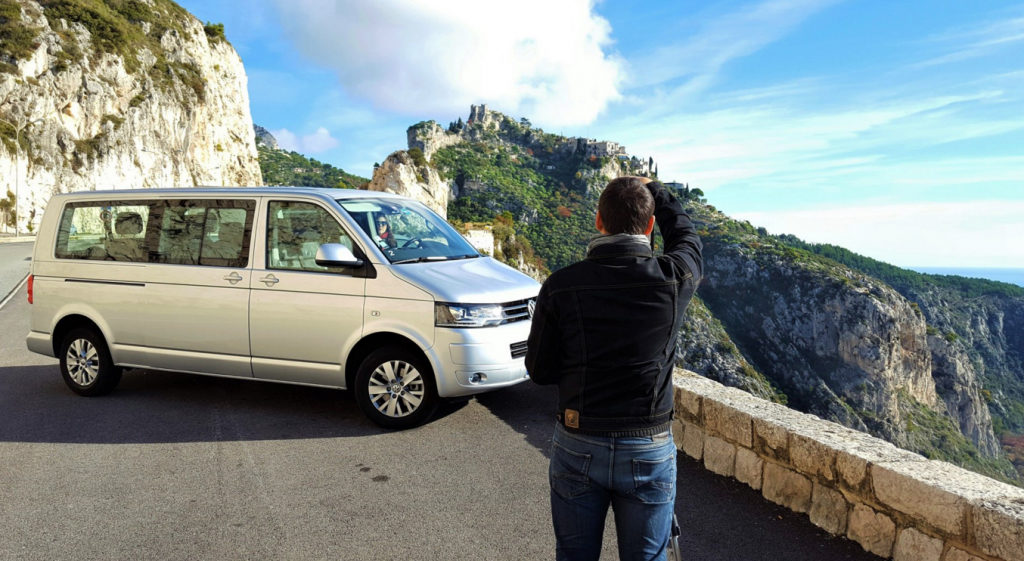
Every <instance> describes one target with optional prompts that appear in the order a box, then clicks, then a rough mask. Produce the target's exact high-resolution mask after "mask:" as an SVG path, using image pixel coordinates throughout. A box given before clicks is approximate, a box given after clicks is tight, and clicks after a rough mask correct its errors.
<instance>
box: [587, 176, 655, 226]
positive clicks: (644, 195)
mask: <svg viewBox="0 0 1024 561" xmlns="http://www.w3.org/2000/svg"><path fill="white" fill-rule="evenodd" d="M648 181H649V180H648ZM645 183H647V181H644V179H643V178H640V177H619V178H616V179H613V180H611V181H610V182H609V183H608V186H606V187H605V188H604V191H603V192H602V193H601V198H600V199H599V200H598V201H597V229H598V230H599V231H600V232H602V233H604V234H650V233H651V230H652V229H654V197H652V196H651V192H650V191H649V190H648V189H647V185H645Z"/></svg>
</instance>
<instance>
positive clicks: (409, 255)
mask: <svg viewBox="0 0 1024 561" xmlns="http://www.w3.org/2000/svg"><path fill="white" fill-rule="evenodd" d="M338 204H340V205H341V208H343V209H345V212H347V213H348V215H349V216H351V217H352V220H354V221H355V223H356V224H358V225H359V227H360V228H362V229H363V231H364V232H366V234H367V235H368V236H369V237H370V239H371V240H373V242H374V243H375V244H377V247H379V248H380V250H381V252H382V253H384V256H385V257H387V258H388V260H389V261H390V262H392V263H418V262H422V261H447V260H450V259H469V258H473V257H480V253H479V252H477V250H476V249H474V248H473V246H471V245H470V244H469V242H467V241H466V239H465V238H463V237H462V236H461V235H459V233H458V232H456V231H455V229H454V228H452V227H451V225H450V224H448V223H447V222H445V221H444V220H443V219H442V218H441V217H439V216H438V215H436V214H434V213H433V212H432V211H430V209H428V208H427V207H426V206H424V205H423V204H420V203H418V202H416V201H411V200H402V199H385V198H380V199H356V200H352V199H340V200H338Z"/></svg>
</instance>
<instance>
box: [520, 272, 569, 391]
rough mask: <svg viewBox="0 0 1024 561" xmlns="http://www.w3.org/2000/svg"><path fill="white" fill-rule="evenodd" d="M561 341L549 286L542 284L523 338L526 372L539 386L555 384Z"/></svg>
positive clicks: (558, 369) (558, 368) (556, 381)
mask: <svg viewBox="0 0 1024 561" xmlns="http://www.w3.org/2000/svg"><path fill="white" fill-rule="evenodd" d="M560 340H561V337H560V335H559V331H558V322H557V316H556V313H555V311H554V310H552V307H551V297H550V293H549V289H548V285H547V283H545V284H544V285H543V286H541V289H540V294H538V295H537V306H536V308H535V309H534V312H533V322H532V323H531V324H530V336H529V338H528V339H527V341H526V371H527V372H529V374H530V379H531V380H533V381H534V382H536V383H538V384H542V385H543V384H557V383H558V374H559V371H560V366H561V364H560V362H561V360H560V354H559V349H560V348H561V345H560Z"/></svg>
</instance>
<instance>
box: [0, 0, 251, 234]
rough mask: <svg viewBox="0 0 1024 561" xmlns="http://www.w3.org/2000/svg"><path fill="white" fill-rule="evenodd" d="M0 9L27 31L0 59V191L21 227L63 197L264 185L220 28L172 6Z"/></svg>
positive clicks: (236, 66) (159, 0) (25, 4)
mask: <svg viewBox="0 0 1024 561" xmlns="http://www.w3.org/2000/svg"><path fill="white" fill-rule="evenodd" d="M0 3H2V4H3V6H2V8H3V13H4V14H5V15H6V17H0V25H4V26H8V27H9V28H12V27H11V26H16V27H17V28H19V29H21V30H23V32H22V33H21V35H19V37H21V40H20V42H19V43H17V44H11V43H8V44H5V46H6V47H7V48H6V49H5V50H4V51H3V52H0V119H2V121H0V140H2V142H0V169H3V170H5V171H4V173H3V174H0V190H7V189H9V190H11V191H15V190H17V191H18V195H19V199H20V200H19V205H18V206H19V210H20V211H21V212H20V215H21V217H22V219H21V221H20V222H21V225H22V227H24V226H25V225H26V220H27V219H29V218H30V217H32V216H33V213H34V212H35V211H38V210H39V209H41V208H43V207H44V206H45V204H46V201H47V200H48V199H49V197H50V195H52V194H54V193H60V192H68V191H78V190H89V189H127V188H149V187H178V186H194V185H260V184H262V182H261V179H260V169H259V163H258V160H257V154H256V145H255V142H254V137H253V128H252V119H251V117H250V113H249V99H248V93H247V91H246V81H247V79H246V75H245V70H244V68H243V67H242V61H241V59H240V58H239V56H238V54H237V53H236V52H235V50H234V49H233V48H232V47H231V45H230V44H229V43H228V42H227V41H226V40H225V39H224V36H223V28H222V27H217V26H213V27H212V28H211V27H204V25H203V24H202V23H201V22H199V20H197V19H196V18H195V17H193V16H192V15H191V14H189V13H187V12H186V11H184V10H183V9H181V8H180V7H179V6H177V5H176V4H174V3H173V2H170V1H168V0H148V1H141V0H139V1H127V2H108V3H98V2H97V3H86V2H81V3H79V2H70V1H64V0H40V1H38V2H37V1H32V0H18V1H17V2H14V1H13V0H2V2H0ZM6 170H10V172H7V171H6ZM40 214H41V213H38V212H36V213H35V220H38V219H39V216H40Z"/></svg>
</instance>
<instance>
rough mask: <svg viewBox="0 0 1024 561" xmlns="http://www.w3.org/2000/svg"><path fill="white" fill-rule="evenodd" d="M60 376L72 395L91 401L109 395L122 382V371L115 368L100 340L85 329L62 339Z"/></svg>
mask: <svg viewBox="0 0 1024 561" xmlns="http://www.w3.org/2000/svg"><path fill="white" fill-rule="evenodd" d="M60 373H61V375H62V376H63V377H64V383H65V384H67V385H68V387H69V388H71V391H73V392H75V393H77V394H78V395H84V396H90V397H91V396H96V395H103V394H107V393H110V392H111V391H113V389H114V388H115V387H116V386H117V384H118V382H120V381H121V369H120V368H119V367H117V366H114V361H113V360H112V359H111V358H110V351H109V350H108V349H107V344H106V342H105V341H104V340H103V337H102V336H101V335H99V334H98V333H96V332H95V331H93V330H92V329H88V328H80V329H73V330H71V332H70V333H68V334H67V336H66V337H64V341H63V342H62V343H61V347H60Z"/></svg>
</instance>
